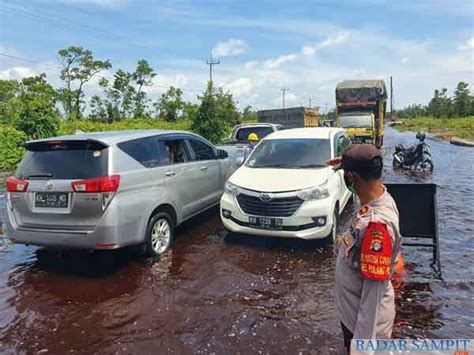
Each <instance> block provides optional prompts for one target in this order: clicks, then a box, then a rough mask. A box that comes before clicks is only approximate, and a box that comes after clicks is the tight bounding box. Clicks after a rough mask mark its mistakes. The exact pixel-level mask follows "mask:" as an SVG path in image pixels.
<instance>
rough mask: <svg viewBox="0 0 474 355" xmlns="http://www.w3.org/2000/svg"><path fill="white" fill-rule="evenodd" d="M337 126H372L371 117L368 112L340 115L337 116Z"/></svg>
mask: <svg viewBox="0 0 474 355" xmlns="http://www.w3.org/2000/svg"><path fill="white" fill-rule="evenodd" d="M339 126H340V127H343V128H349V127H362V128H371V127H372V117H371V116H370V115H369V114H360V115H341V116H339Z"/></svg>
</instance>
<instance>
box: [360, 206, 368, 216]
mask: <svg viewBox="0 0 474 355" xmlns="http://www.w3.org/2000/svg"><path fill="white" fill-rule="evenodd" d="M367 212H369V207H367V206H364V207H362V208H361V209H360V210H359V217H360V216H363V215H364V214H366V213H367Z"/></svg>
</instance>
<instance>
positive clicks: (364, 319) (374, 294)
mask: <svg viewBox="0 0 474 355" xmlns="http://www.w3.org/2000/svg"><path fill="white" fill-rule="evenodd" d="M387 283H388V281H376V280H369V279H364V283H363V286H362V295H361V298H360V304H359V312H358V314H357V323H356V327H355V330H354V339H373V338H375V329H376V322H377V319H378V318H379V317H380V314H379V312H380V309H381V304H382V301H383V296H384V293H385V290H386V289H387Z"/></svg>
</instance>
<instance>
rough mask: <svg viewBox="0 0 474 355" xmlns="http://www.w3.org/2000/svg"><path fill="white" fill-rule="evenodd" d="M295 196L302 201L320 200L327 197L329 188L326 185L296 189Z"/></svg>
mask: <svg viewBox="0 0 474 355" xmlns="http://www.w3.org/2000/svg"><path fill="white" fill-rule="evenodd" d="M296 196H297V197H298V198H300V199H302V200H304V201H311V200H322V199H323V198H327V197H329V190H328V189H327V187H326V186H318V187H311V188H309V189H304V190H300V191H298V193H297V194H296Z"/></svg>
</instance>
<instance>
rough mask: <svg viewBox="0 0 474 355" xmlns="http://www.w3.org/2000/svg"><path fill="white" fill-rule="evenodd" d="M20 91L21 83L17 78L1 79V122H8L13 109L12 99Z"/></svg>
mask: <svg viewBox="0 0 474 355" xmlns="http://www.w3.org/2000/svg"><path fill="white" fill-rule="evenodd" d="M19 92H20V83H19V82H18V81H16V80H0V123H7V122H8V121H9V120H10V114H11V111H12V109H13V107H11V106H12V99H14V98H15V97H16V96H17V95H18V93H19Z"/></svg>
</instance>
